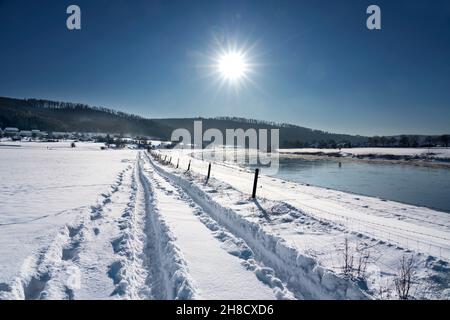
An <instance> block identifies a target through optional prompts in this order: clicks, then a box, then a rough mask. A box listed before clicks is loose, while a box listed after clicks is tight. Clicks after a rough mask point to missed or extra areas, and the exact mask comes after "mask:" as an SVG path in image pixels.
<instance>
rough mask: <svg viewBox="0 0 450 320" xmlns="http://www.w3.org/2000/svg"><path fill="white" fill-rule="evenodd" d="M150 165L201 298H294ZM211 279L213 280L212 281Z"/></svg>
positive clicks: (164, 210)
mask: <svg viewBox="0 0 450 320" xmlns="http://www.w3.org/2000/svg"><path fill="white" fill-rule="evenodd" d="M146 164H147V170H146V176H147V177H148V179H149V180H151V182H152V184H153V185H154V192H155V197H156V198H157V200H158V205H159V206H160V210H161V213H160V214H161V215H163V216H164V219H167V221H168V223H169V225H170V227H171V229H172V231H173V232H174V233H175V235H176V236H177V241H176V242H177V243H178V246H179V247H180V249H181V250H182V252H183V254H184V256H185V257H186V259H187V263H188V267H189V270H190V273H192V274H193V278H194V281H195V282H196V284H197V285H198V286H199V292H200V295H201V296H202V297H204V298H208V299H216V298H223V297H225V298H227V299H236V298H238V299H251V298H253V299H268V298H269V299H293V298H294V296H293V294H292V293H291V292H289V290H287V289H286V287H285V285H284V284H283V283H282V282H281V280H279V279H278V278H277V277H276V276H275V275H274V272H273V270H272V269H271V268H266V267H264V266H261V265H259V264H258V263H257V262H256V261H255V260H254V259H253V252H252V251H251V249H249V248H248V246H247V245H246V244H245V242H244V241H243V240H242V239H238V238H236V237H235V236H233V235H232V234H231V233H230V232H228V231H227V230H226V229H225V228H223V227H221V226H219V225H218V224H217V223H216V222H215V221H214V220H212V219H210V218H209V216H208V215H207V214H206V213H205V212H203V210H202V208H201V207H199V206H198V205H197V204H196V203H195V202H194V201H193V200H192V199H191V198H190V197H189V196H188V195H186V193H185V192H183V191H182V189H181V188H179V187H177V186H176V185H173V184H172V183H171V182H170V180H169V179H167V178H165V177H163V176H162V175H160V174H159V173H158V172H157V171H156V170H154V167H153V166H152V165H151V163H150V162H148V161H146ZM190 233H193V234H192V235H191V234H190ZM199 242H200V243H201V245H199V244H198V243H199ZM212 260H215V261H212ZM198 269H200V270H201V269H208V270H209V271H208V273H209V274H204V272H197V270H198ZM230 270H232V271H231V272H230ZM211 277H212V278H214V279H208V278H211ZM239 277H241V280H242V279H246V280H245V281H236V282H237V283H236V284H234V285H230V283H232V282H233V280H232V279H235V280H236V278H239ZM244 283H245V284H244ZM247 285H248V286H247ZM211 287H213V290H211Z"/></svg>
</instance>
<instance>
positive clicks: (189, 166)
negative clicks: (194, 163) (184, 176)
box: [186, 160, 191, 172]
mask: <svg viewBox="0 0 450 320" xmlns="http://www.w3.org/2000/svg"><path fill="white" fill-rule="evenodd" d="M189 170H191V160H189V165H188V168H187V171H189ZM187 171H186V172H187Z"/></svg>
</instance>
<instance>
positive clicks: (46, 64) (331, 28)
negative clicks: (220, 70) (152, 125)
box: [0, 0, 450, 135]
mask: <svg viewBox="0 0 450 320" xmlns="http://www.w3.org/2000/svg"><path fill="white" fill-rule="evenodd" d="M70 4H78V5H79V6H80V7H81V11H82V30H81V31H69V30H67V28H66V18H67V14H66V8H67V6H68V5H70ZM370 4H377V5H379V6H380V8H381V13H382V30H377V31H370V30H368V29H367V28H366V19H367V16H368V15H367V14H366V9H367V7H368V6H369V5H370ZM225 43H234V44H236V46H238V47H239V48H246V49H249V48H250V50H249V51H248V54H247V59H248V60H247V61H248V63H249V64H251V68H250V69H251V70H250V72H249V73H248V78H249V80H248V81H245V82H243V83H241V84H240V85H239V86H237V85H225V86H220V83H219V82H218V75H211V72H210V70H209V69H210V68H208V67H207V66H208V64H211V59H212V58H214V55H215V53H216V51H217V50H219V49H220V48H219V47H221V46H222V47H224V46H226V45H225ZM0 95H2V96H10V97H33V98H34V97H36V98H47V99H56V100H62V101H72V102H83V103H88V104H91V105H100V106H105V107H110V108H113V109H119V110H123V111H126V112H131V113H135V114H139V115H143V116H146V117H192V116H205V117H210V116H225V115H228V116H242V117H249V118H256V119H263V120H273V121H280V122H289V123H294V124H298V125H302V126H306V127H311V128H315V129H322V130H325V131H330V132H339V133H352V134H363V135H374V134H379V135H389V134H401V133H417V134H441V133H449V132H450V1H448V0H433V1H427V0H389V1H378V0H377V1H373V0H372V1H365V0H346V1H332V0H314V1H312V0H310V1H301V0H293V1H282V0H281V1H280V0H273V1H263V0H254V1H242V0H239V1H233V0H224V1H214V0H205V1H201V0H186V1H175V0H165V1H151V0H71V1H65V0H54V1H50V0H39V1H38V0H32V1H30V0H0Z"/></svg>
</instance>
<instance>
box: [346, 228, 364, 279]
mask: <svg viewBox="0 0 450 320" xmlns="http://www.w3.org/2000/svg"><path fill="white" fill-rule="evenodd" d="M342 258H343V264H342V267H341V269H342V273H343V274H344V275H346V276H348V277H351V278H352V279H358V280H365V279H366V270H367V265H368V262H369V258H370V251H368V250H367V248H366V246H365V245H364V244H358V245H356V246H355V247H354V248H352V247H351V246H350V243H349V241H348V238H347V237H346V238H345V240H344V248H343V250H342Z"/></svg>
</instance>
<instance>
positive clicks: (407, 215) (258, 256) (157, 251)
mask: <svg viewBox="0 0 450 320" xmlns="http://www.w3.org/2000/svg"><path fill="white" fill-rule="evenodd" d="M160 154H163V155H167V156H169V157H172V159H173V160H172V164H169V163H166V162H164V161H161V159H159V157H158V155H160ZM178 158H179V159H180V160H179V165H178V167H177V162H178ZM189 161H191V168H190V171H189V172H187V171H186V168H187V166H188V163H189ZM0 163H1V167H0V177H1V179H0V241H1V243H2V245H1V246H0V299H256V300H270V299H373V298H375V299H380V298H381V299H396V298H398V295H397V294H396V290H395V285H394V284H395V279H396V274H397V273H398V269H399V268H398V266H399V262H400V261H401V259H402V257H404V256H406V257H412V258H413V260H414V271H415V274H414V276H413V284H412V290H411V292H410V297H411V298H415V299H422V298H426V299H447V298H449V296H450V294H449V277H450V275H449V266H448V260H449V258H450V250H449V249H450V243H449V239H450V230H449V229H450V218H449V215H448V214H447V213H443V212H438V211H433V210H430V209H425V208H418V207H414V206H408V205H405V204H400V203H395V202H391V201H382V200H379V199H375V198H370V197H362V196H356V195H353V194H347V193H343V192H338V191H333V190H326V189H322V188H316V187H312V186H305V185H301V184H296V183H292V182H286V181H283V180H280V179H275V178H270V177H267V176H261V178H260V182H259V188H258V198H257V200H252V199H250V196H249V194H250V192H251V187H252V182H253V175H252V173H251V172H248V171H246V170H243V169H239V168H236V167H233V166H230V165H228V164H227V165H225V164H221V163H213V168H212V177H211V179H209V181H206V179H205V174H206V170H207V166H208V163H207V162H204V161H202V160H199V159H193V158H192V157H191V156H190V155H189V153H188V152H180V151H175V150H164V151H163V150H161V151H156V152H152V155H150V154H149V153H147V152H144V151H136V150H100V145H99V144H94V143H77V147H76V148H70V142H60V143H48V144H44V143H31V142H30V143H10V144H9V145H8V146H0ZM346 243H347V246H345V244H346ZM345 248H347V250H345ZM345 251H347V252H348V253H349V254H348V255H347V256H346V257H347V262H348V261H349V258H352V265H353V267H352V269H351V271H350V272H349V271H348V270H347V272H345V270H344V268H343V266H344V265H345V263H344V260H345V255H344V252H345Z"/></svg>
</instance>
